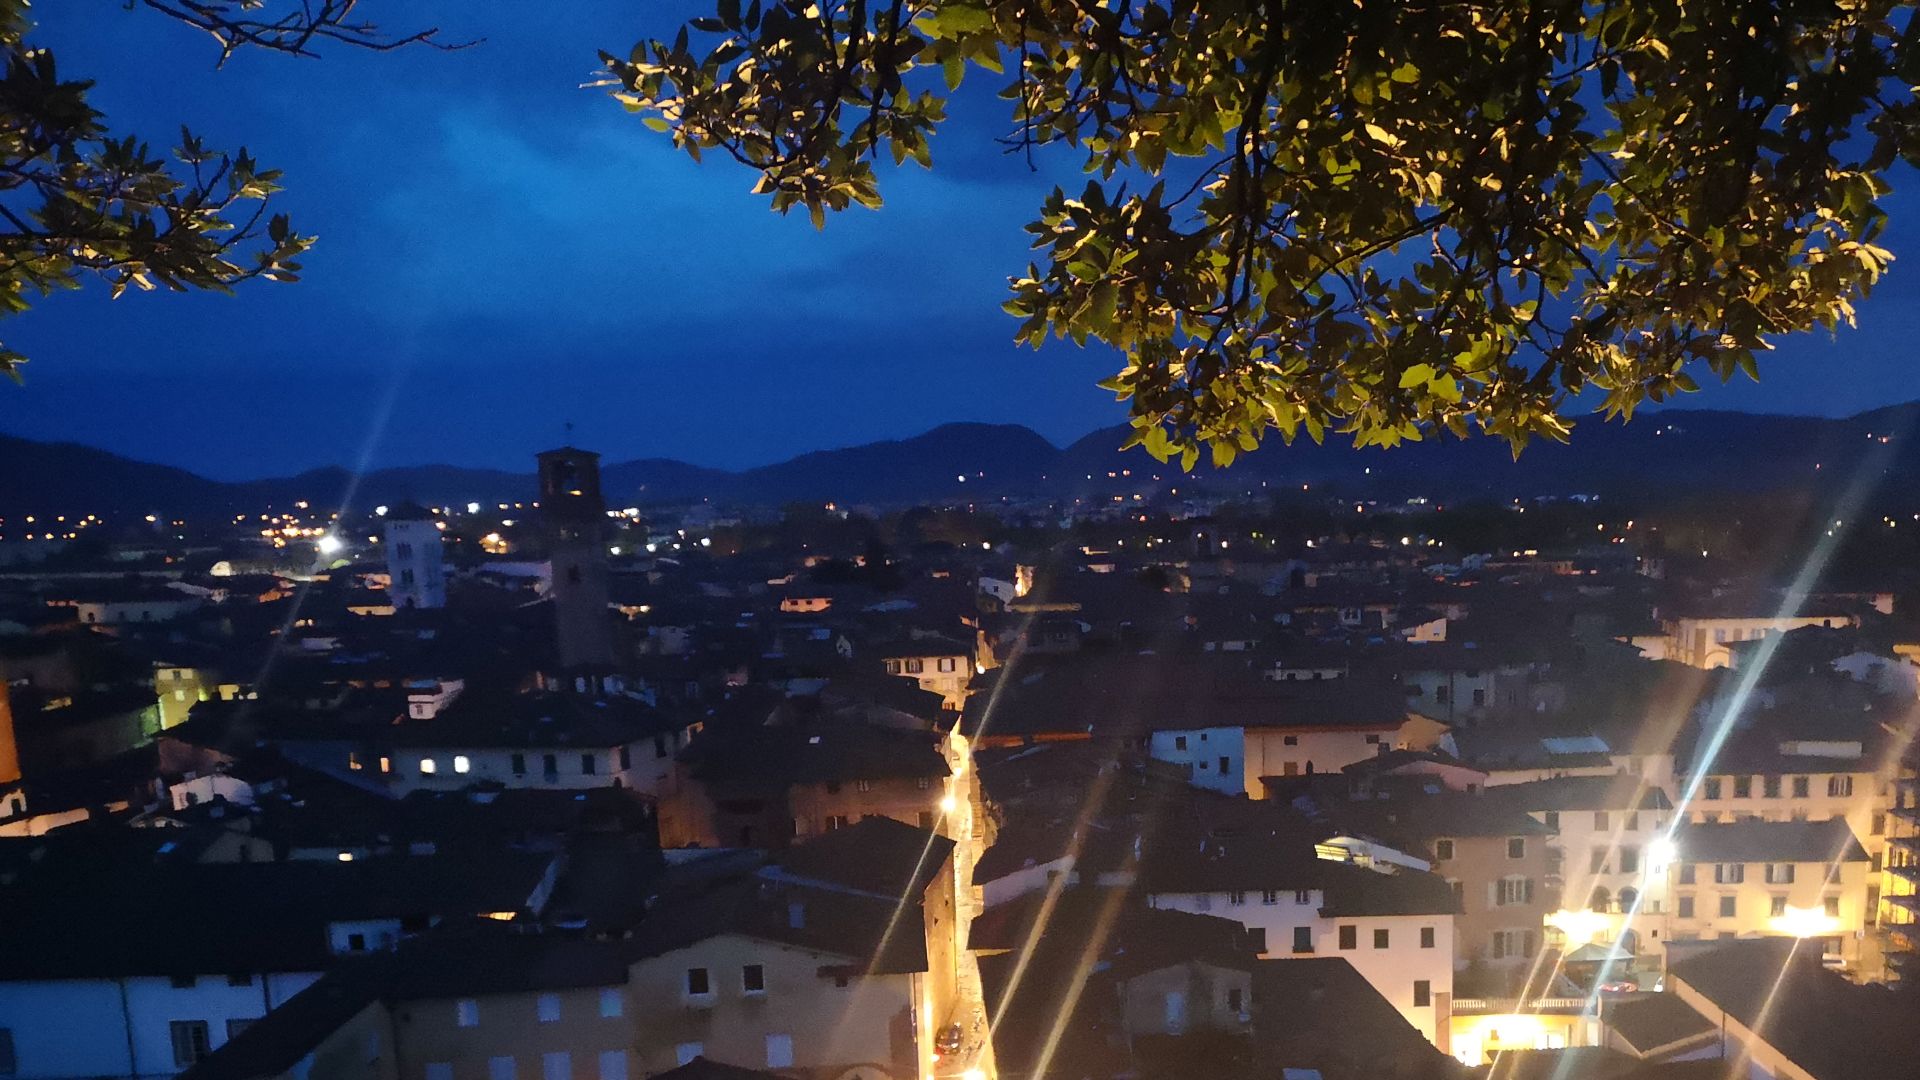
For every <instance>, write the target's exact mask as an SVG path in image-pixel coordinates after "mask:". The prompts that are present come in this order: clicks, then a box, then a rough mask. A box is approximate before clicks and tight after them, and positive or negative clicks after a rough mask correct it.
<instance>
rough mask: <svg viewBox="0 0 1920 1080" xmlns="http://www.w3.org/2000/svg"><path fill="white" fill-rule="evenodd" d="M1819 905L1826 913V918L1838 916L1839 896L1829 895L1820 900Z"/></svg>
mask: <svg viewBox="0 0 1920 1080" xmlns="http://www.w3.org/2000/svg"><path fill="white" fill-rule="evenodd" d="M1820 906H1821V909H1822V910H1824V911H1825V912H1826V913H1827V918H1829V919H1837V918H1839V917H1840V898H1839V897H1837V896H1829V897H1827V898H1826V899H1824V900H1822V901H1821V902H1820Z"/></svg>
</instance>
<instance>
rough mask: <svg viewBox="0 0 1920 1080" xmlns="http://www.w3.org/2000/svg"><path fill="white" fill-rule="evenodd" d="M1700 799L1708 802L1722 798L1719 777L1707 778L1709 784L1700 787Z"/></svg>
mask: <svg viewBox="0 0 1920 1080" xmlns="http://www.w3.org/2000/svg"><path fill="white" fill-rule="evenodd" d="M1700 797H1701V798H1703V799H1708V800H1712V799H1718V798H1719V797H1720V778H1719V777H1717V776H1709V777H1707V782H1706V783H1705V784H1702V785H1701V786H1700Z"/></svg>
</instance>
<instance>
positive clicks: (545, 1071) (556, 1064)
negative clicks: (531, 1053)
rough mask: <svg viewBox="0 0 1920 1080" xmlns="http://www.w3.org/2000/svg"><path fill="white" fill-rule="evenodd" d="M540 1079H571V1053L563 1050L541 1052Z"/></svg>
mask: <svg viewBox="0 0 1920 1080" xmlns="http://www.w3.org/2000/svg"><path fill="white" fill-rule="evenodd" d="M540 1080H573V1055H572V1054H569V1053H567V1052H566V1051H565V1050H550V1051H548V1052H547V1053H544V1054H541V1055H540Z"/></svg>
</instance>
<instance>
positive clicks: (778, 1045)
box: [767, 1035, 793, 1069]
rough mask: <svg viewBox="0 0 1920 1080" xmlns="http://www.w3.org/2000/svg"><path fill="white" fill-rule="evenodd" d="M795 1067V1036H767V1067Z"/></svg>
mask: <svg viewBox="0 0 1920 1080" xmlns="http://www.w3.org/2000/svg"><path fill="white" fill-rule="evenodd" d="M792 1067H793V1036H791V1035H769V1036H767V1068H769V1069H788V1068H792Z"/></svg>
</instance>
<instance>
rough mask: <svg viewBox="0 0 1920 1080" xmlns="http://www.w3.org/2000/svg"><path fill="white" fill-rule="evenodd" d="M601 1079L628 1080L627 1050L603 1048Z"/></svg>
mask: <svg viewBox="0 0 1920 1080" xmlns="http://www.w3.org/2000/svg"><path fill="white" fill-rule="evenodd" d="M600 1080H627V1052H626V1051H625V1050H602V1051H601V1052H600Z"/></svg>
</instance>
